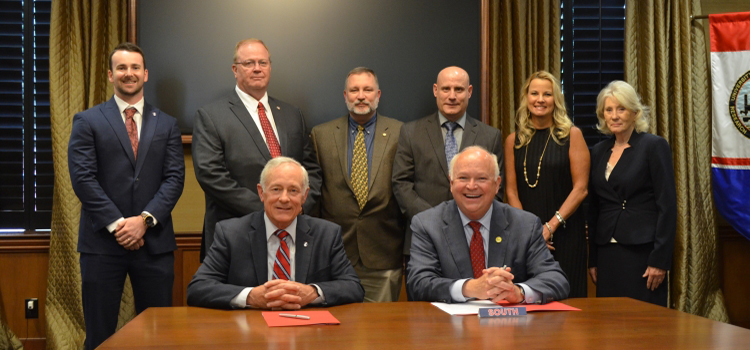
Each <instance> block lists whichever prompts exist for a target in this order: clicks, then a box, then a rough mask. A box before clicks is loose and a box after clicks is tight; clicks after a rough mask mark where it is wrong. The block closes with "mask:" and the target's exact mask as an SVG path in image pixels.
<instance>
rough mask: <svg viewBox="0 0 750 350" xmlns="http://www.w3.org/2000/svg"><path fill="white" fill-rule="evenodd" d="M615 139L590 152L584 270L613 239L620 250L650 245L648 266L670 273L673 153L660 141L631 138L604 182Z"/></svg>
mask: <svg viewBox="0 0 750 350" xmlns="http://www.w3.org/2000/svg"><path fill="white" fill-rule="evenodd" d="M614 143H615V138H614V137H611V138H609V139H607V140H604V141H602V142H599V143H598V144H596V146H594V148H593V150H592V151H591V173H590V179H589V201H590V203H589V215H588V220H589V222H588V223H589V267H596V265H597V263H596V261H597V245H605V244H607V243H608V242H609V241H610V240H611V239H612V237H614V238H615V240H617V242H618V243H621V244H645V243H650V242H653V243H654V250H653V251H652V252H651V254H650V255H649V258H648V265H649V266H653V267H656V268H660V269H663V270H669V269H670V268H671V267H672V253H673V250H674V238H675V233H676V231H677V193H676V189H675V180H674V167H673V165H672V152H671V150H670V149H669V144H668V143H667V141H666V140H665V139H663V138H662V137H659V136H656V135H653V134H649V133H638V132H635V131H634V132H633V135H632V136H630V140H629V141H628V143H629V144H630V147H628V148H626V149H625V150H624V151H623V152H622V156H621V157H620V160H619V161H617V165H615V168H614V169H613V170H612V173H611V174H610V176H609V181H607V179H606V178H605V177H604V171H605V169H606V167H607V162H608V161H609V157H610V156H611V155H612V147H613V146H614Z"/></svg>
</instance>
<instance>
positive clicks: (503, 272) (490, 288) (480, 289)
mask: <svg viewBox="0 0 750 350" xmlns="http://www.w3.org/2000/svg"><path fill="white" fill-rule="evenodd" d="M513 277H514V276H513V274H512V273H510V267H506V268H500V267H490V268H487V269H484V270H482V276H481V277H479V278H473V279H470V280H467V281H466V283H464V285H463V288H462V289H461V292H462V293H463V295H464V296H465V297H467V298H476V299H490V300H492V302H493V303H499V302H500V301H501V300H507V301H508V302H510V303H514V304H515V303H520V302H521V301H523V300H524V297H523V294H522V293H521V287H519V286H517V285H515V284H513Z"/></svg>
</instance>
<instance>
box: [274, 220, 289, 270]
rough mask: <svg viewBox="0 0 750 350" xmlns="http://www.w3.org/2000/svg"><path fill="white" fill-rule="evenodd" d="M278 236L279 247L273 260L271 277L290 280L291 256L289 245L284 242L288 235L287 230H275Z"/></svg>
mask: <svg viewBox="0 0 750 350" xmlns="http://www.w3.org/2000/svg"><path fill="white" fill-rule="evenodd" d="M273 234H275V235H276V236H278V237H279V241H280V243H279V249H278V250H277V251H276V260H275V261H274V262H273V279H275V280H276V279H282V280H287V281H289V280H291V279H292V265H291V258H290V257H289V246H288V245H287V244H286V240H284V238H286V237H287V236H289V232H286V231H284V230H277V231H276V232H274V233H273Z"/></svg>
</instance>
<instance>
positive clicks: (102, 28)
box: [45, 0, 135, 349]
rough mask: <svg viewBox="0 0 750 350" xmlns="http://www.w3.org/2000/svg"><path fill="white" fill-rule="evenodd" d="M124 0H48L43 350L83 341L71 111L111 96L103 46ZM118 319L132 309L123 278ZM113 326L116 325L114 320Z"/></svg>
mask: <svg viewBox="0 0 750 350" xmlns="http://www.w3.org/2000/svg"><path fill="white" fill-rule="evenodd" d="M126 15H127V3H126V1H125V0H116V1H109V0H55V1H53V2H52V14H51V19H50V21H51V27H50V74H49V75H50V114H51V115H50V118H51V124H52V154H53V164H54V169H55V185H54V186H55V187H54V195H53V204H52V232H51V234H50V250H49V274H48V277H47V300H46V310H45V315H46V320H47V323H46V329H47V348H48V349H77V348H82V347H83V341H84V338H85V325H84V321H83V307H82V304H81V271H80V266H79V261H78V257H79V255H78V253H77V252H76V250H77V249H76V248H77V244H78V221H79V217H80V209H81V203H80V202H79V201H78V198H77V197H76V195H75V194H74V193H73V189H72V188H71V184H70V175H69V173H68V140H69V138H70V131H71V127H72V124H73V115H74V114H75V113H77V112H80V111H83V110H85V109H88V108H91V107H92V106H94V105H96V104H99V103H102V102H104V101H105V100H107V99H108V98H109V97H110V96H112V93H113V90H112V85H111V84H109V82H108V80H107V70H108V67H109V52H110V51H111V50H112V49H113V48H114V47H115V46H117V44H118V43H120V42H122V41H125V38H126V29H127V28H126V27H127V22H126ZM125 288H126V290H125V293H123V302H122V305H121V310H120V320H119V321H120V322H119V323H120V326H121V325H122V324H124V323H125V322H126V321H127V320H130V319H131V318H132V317H133V316H134V314H135V312H134V307H133V297H132V291H131V289H130V284H129V283H126V286H125ZM118 328H119V326H118Z"/></svg>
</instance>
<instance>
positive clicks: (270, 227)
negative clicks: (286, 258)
mask: <svg viewBox="0 0 750 350" xmlns="http://www.w3.org/2000/svg"><path fill="white" fill-rule="evenodd" d="M263 221H265V223H266V242H268V240H269V239H271V236H273V233H274V232H276V230H278V229H279V228H278V227H276V225H274V224H273V223H272V222H271V219H269V218H268V215H267V214H266V213H265V212H263ZM284 231H286V232H287V233H289V236H291V237H292V242H295V241H296V240H297V218H294V221H292V223H291V224H289V226H287V228H285V229H284Z"/></svg>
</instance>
